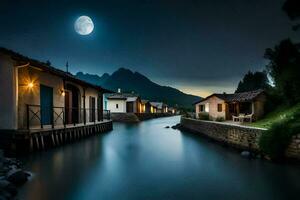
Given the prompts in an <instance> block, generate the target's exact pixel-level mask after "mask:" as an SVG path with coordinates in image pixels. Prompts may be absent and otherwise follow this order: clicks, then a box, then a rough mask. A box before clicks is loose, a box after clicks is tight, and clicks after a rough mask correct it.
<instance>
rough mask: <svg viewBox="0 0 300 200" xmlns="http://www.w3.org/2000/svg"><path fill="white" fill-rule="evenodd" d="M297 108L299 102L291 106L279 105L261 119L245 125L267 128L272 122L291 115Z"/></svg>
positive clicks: (299, 106)
mask: <svg viewBox="0 0 300 200" xmlns="http://www.w3.org/2000/svg"><path fill="white" fill-rule="evenodd" d="M297 110H300V104H297V105H295V106H292V107H287V106H281V107H279V108H278V109H276V110H274V111H273V112H270V113H268V114H267V115H266V116H265V117H264V118H263V119H261V120H258V121H257V122H253V123H247V124H245V125H247V126H254V127H259V128H267V129H269V128H270V127H271V125H272V124H273V123H276V122H280V121H282V120H284V119H285V118H286V117H288V116H292V115H293V114H294V113H295V112H296V111H297Z"/></svg>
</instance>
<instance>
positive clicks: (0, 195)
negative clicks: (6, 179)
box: [0, 189, 12, 200]
mask: <svg viewBox="0 0 300 200" xmlns="http://www.w3.org/2000/svg"><path fill="white" fill-rule="evenodd" d="M2 199H12V195H11V194H10V193H9V192H8V191H6V190H4V189H0V200H2Z"/></svg>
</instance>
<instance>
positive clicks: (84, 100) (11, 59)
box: [0, 48, 110, 136]
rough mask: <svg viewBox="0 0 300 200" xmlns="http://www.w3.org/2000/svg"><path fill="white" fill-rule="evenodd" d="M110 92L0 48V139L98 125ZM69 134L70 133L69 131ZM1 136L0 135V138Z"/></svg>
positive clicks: (102, 119)
mask: <svg viewBox="0 0 300 200" xmlns="http://www.w3.org/2000/svg"><path fill="white" fill-rule="evenodd" d="M105 92H110V91H109V90H106V89H104V88H101V87H99V86H96V85H93V84H90V83H87V82H85V81H82V80H79V79H77V78H76V77H75V76H73V75H72V74H71V73H68V72H65V71H62V70H59V69H57V68H54V67H51V66H50V65H48V64H45V63H41V62H39V61H37V60H34V59H31V58H27V57H25V56H22V55H20V54H18V53H15V52H13V51H10V50H7V49H4V48H0V96H1V107H0V135H1V136H2V135H3V134H8V133H12V134H13V133H19V132H22V133H26V134H27V133H29V132H32V130H33V129H34V130H35V131H41V130H46V129H47V130H51V129H58V128H64V129H65V128H67V127H69V126H72V127H75V126H77V125H81V126H82V127H85V126H89V124H93V127H94V126H95V124H98V123H102V122H103V121H105V120H104V118H106V117H107V116H108V115H103V106H102V95H103V93H105ZM72 130H73V129H72ZM2 133H3V134H2Z"/></svg>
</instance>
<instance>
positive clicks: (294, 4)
mask: <svg viewBox="0 0 300 200" xmlns="http://www.w3.org/2000/svg"><path fill="white" fill-rule="evenodd" d="M282 9H283V10H284V11H285V12H286V14H287V15H288V16H289V18H290V19H291V20H295V19H297V18H300V1H299V0H286V1H285V3H284V4H283V6H282Z"/></svg>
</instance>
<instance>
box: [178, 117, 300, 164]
mask: <svg viewBox="0 0 300 200" xmlns="http://www.w3.org/2000/svg"><path fill="white" fill-rule="evenodd" d="M180 124H181V126H182V127H183V128H184V129H186V130H188V131H192V132H196V133H201V134H203V135H205V136H207V137H209V138H212V139H214V140H216V141H219V142H223V143H226V144H228V145H230V146H233V147H236V148H239V149H242V150H250V151H255V152H258V151H259V146H258V141H259V137H260V136H261V135H262V134H263V132H264V131H266V129H262V128H254V127H247V126H241V125H235V124H229V123H225V122H213V121H203V120H195V119H190V118H184V117H182V118H181V122H180ZM286 156H287V157H288V158H296V159H300V134H299V135H297V136H294V137H293V140H292V142H291V144H290V145H289V147H288V148H287V151H286Z"/></svg>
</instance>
